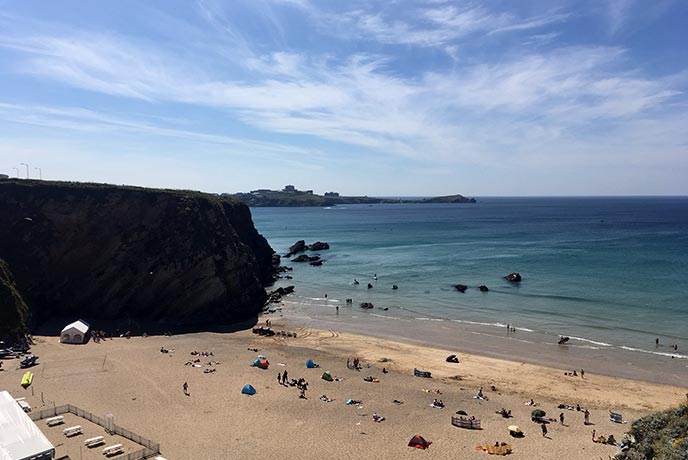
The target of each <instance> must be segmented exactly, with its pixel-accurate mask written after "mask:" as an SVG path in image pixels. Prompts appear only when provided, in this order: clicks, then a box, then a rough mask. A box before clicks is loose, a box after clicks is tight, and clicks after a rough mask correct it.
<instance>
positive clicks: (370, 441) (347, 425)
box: [0, 321, 687, 460]
mask: <svg viewBox="0 0 688 460" xmlns="http://www.w3.org/2000/svg"><path fill="white" fill-rule="evenodd" d="M274 327H275V328H276V329H285V330H292V331H295V332H297V333H298V338H296V339H294V338H274V337H273V338H267V337H259V336H257V335H254V334H252V333H251V331H241V332H236V333H231V334H216V333H198V334H186V335H178V336H173V337H147V338H142V337H134V338H132V339H131V340H126V339H115V340H107V341H105V342H102V343H99V344H98V343H93V342H89V343H88V344H86V345H83V346H75V345H63V344H60V343H59V342H58V338H57V337H38V338H37V342H38V343H37V344H36V345H35V346H34V347H33V350H32V351H33V352H34V353H35V354H37V355H38V356H40V359H39V362H40V363H41V364H40V365H39V366H37V367H35V368H33V372H34V374H35V378H34V384H33V386H32V387H31V388H29V389H28V390H23V389H22V388H21V387H20V386H19V381H20V379H21V375H22V373H23V371H22V370H19V369H18V360H6V361H5V365H4V368H5V370H4V371H2V372H0V390H2V389H7V390H9V391H10V393H11V394H12V395H13V396H14V397H20V396H25V397H27V401H28V402H29V403H30V404H31V405H33V406H34V408H35V409H39V408H41V406H42V405H46V406H48V405H52V404H53V402H54V403H55V404H57V405H60V404H64V403H72V404H75V405H77V406H79V407H81V408H82V409H85V410H88V411H91V412H93V413H95V414H97V415H101V416H102V415H104V414H108V413H112V414H114V415H115V423H117V424H119V425H121V426H123V427H124V428H127V429H130V430H132V431H134V432H136V433H138V434H140V435H142V436H144V437H148V438H150V439H152V440H153V441H155V442H159V443H160V444H161V446H162V454H163V455H164V456H165V457H167V458H169V459H170V460H195V459H201V458H202V459H207V460H215V459H217V460H220V459H227V458H247V459H251V458H278V457H288V458H295V459H318V460H322V458H325V457H327V458H347V457H349V458H375V459H386V458H390V459H391V458H394V459H405V458H420V457H422V458H433V459H450V458H451V459H455V458H462V459H485V458H491V457H490V456H489V455H488V454H487V453H485V452H482V451H476V450H475V447H476V446H478V445H481V444H488V443H489V444H494V442H495V441H507V442H509V443H510V444H511V445H512V446H513V454H512V455H511V456H510V458H514V459H533V458H539V459H562V458H566V459H574V460H575V459H581V460H582V459H586V460H589V459H598V458H603V459H607V458H608V457H609V456H610V455H613V454H614V453H616V452H617V449H616V448H615V447H612V446H608V445H600V444H595V443H593V442H592V441H591V432H592V430H593V429H595V430H597V433H598V434H603V435H605V436H606V435H608V434H610V433H613V434H614V436H615V437H616V438H617V440H621V439H622V437H623V432H624V431H625V429H627V428H628V426H629V425H618V424H614V423H611V422H610V421H609V417H608V410H609V409H613V410H619V411H621V412H623V414H624V417H625V418H627V419H629V420H632V419H634V418H637V417H640V416H642V415H645V414H647V413H648V412H650V411H653V410H658V409H663V408H667V407H670V406H672V405H675V404H677V403H679V402H681V401H683V400H684V399H685V394H686V391H687V390H686V389H685V388H678V387H669V386H662V385H656V384H651V383H645V382H640V381H629V380H622V379H615V378H610V377H601V376H597V375H590V374H588V373H586V376H585V379H581V378H580V377H578V378H574V377H565V376H564V375H563V373H564V369H551V368H545V367H540V366H535V365H530V364H522V363H518V362H509V361H503V360H497V359H491V358H484V357H479V356H468V355H463V354H461V353H460V350H441V349H434V348H428V347H419V346H415V345H409V344H403V343H397V342H391V341H386V340H379V339H375V338H371V337H364V336H358V335H354V334H343V333H338V332H337V331H334V330H332V331H317V330H311V329H308V328H298V327H294V326H292V327H290V326H289V325H288V324H286V323H284V322H282V323H281V324H280V323H279V322H278V321H276V322H275V324H274ZM160 347H165V348H169V349H173V350H174V352H171V353H169V354H163V353H160ZM248 348H258V349H259V351H258V352H254V351H251V350H248ZM194 350H197V351H212V352H213V355H214V356H213V357H210V358H201V362H202V363H207V362H208V361H210V360H216V361H220V362H221V364H219V365H216V366H212V367H209V366H206V365H204V366H203V367H202V368H194V367H191V366H185V362H187V361H188V360H189V359H194V358H195V357H193V356H191V355H190V352H191V351H194ZM451 353H456V354H457V355H459V358H460V359H461V363H460V364H452V363H446V362H445V357H446V356H447V355H448V354H451ZM259 354H262V355H265V356H266V357H267V358H268V360H269V361H270V364H271V365H270V368H269V369H268V370H260V369H258V368H255V367H250V364H251V362H252V361H253V360H254V359H255V358H256V357H257V356H258V355H259ZM354 356H357V357H359V358H361V359H362V362H363V365H364V367H363V369H362V370H361V371H355V370H350V369H347V368H346V358H347V357H354ZM308 358H312V359H313V360H314V361H316V362H317V363H319V364H320V368H319V369H306V367H305V361H306V360H307V359H308ZM382 358H387V359H388V360H390V361H388V362H385V363H381V362H379V360H380V359H382ZM278 363H285V364H286V365H285V366H280V365H278ZM368 364H370V365H371V367H370V368H368V367H367V365H368ZM383 366H385V367H386V368H387V369H388V370H389V371H390V372H389V373H388V374H383V372H382V367H383ZM413 367H419V368H423V369H425V370H429V371H432V373H433V378H432V379H422V378H417V377H413V376H412V370H413ZM206 368H215V369H217V371H216V372H214V373H211V374H204V373H203V370H204V369H206ZM285 369H286V370H288V373H289V377H290V378H299V377H304V378H306V380H307V381H308V383H309V387H308V392H307V397H308V399H306V400H304V399H300V398H299V392H298V390H297V389H296V388H292V387H285V386H281V385H279V384H278V383H277V373H278V372H283V371H284V370H285ZM324 370H329V371H330V372H331V373H332V375H333V376H334V377H343V378H344V380H343V381H338V382H337V381H335V382H327V381H324V380H322V379H321V378H320V377H321V375H322V372H323V371H324ZM367 375H372V376H374V377H377V378H379V379H380V383H368V382H365V381H364V380H363V377H365V376H367ZM185 381H186V382H188V384H189V392H190V396H185V395H184V393H183V390H182V385H183V383H184V382H185ZM246 383H250V384H252V385H253V386H254V387H255V388H256V390H257V394H256V395H255V396H250V397H249V396H245V395H242V394H241V388H242V387H243V386H244V384H246ZM491 385H495V386H496V388H497V391H494V392H493V391H491V390H490V386H491ZM480 386H483V387H484V388H485V390H484V391H485V394H486V395H487V396H488V397H489V401H479V400H476V399H474V398H473V396H474V395H475V394H476V393H477V390H478V387H480ZM424 389H426V390H439V391H440V392H441V394H436V393H427V392H425V391H423V390H424ZM323 394H326V395H327V396H328V397H329V398H332V399H334V401H333V402H329V403H328V402H323V401H321V400H320V399H319V397H320V395H323ZM41 395H42V397H41ZM349 398H352V399H359V400H362V401H363V404H362V406H361V407H356V406H351V405H346V404H345V401H346V400H347V399H349ZM435 398H438V399H442V400H443V401H444V403H445V408H444V409H434V408H432V407H430V404H431V403H432V401H433V399H435ZM530 398H533V399H534V400H535V402H536V403H538V408H541V409H543V410H545V411H546V412H547V416H548V417H553V418H558V416H559V413H560V412H564V414H565V417H566V419H565V425H564V426H562V425H560V424H559V423H558V422H552V423H551V424H549V425H548V427H549V436H548V437H547V438H543V436H542V435H541V432H540V427H539V426H538V425H537V424H535V423H533V422H531V420H530V412H531V411H532V410H533V408H532V407H529V406H526V405H525V404H524V403H525V401H526V400H528V399H530ZM395 399H398V400H401V401H403V404H401V405H395V404H393V402H392V401H393V400H395ZM41 401H43V403H42V402H41ZM559 403H568V404H573V405H575V404H577V403H579V404H581V406H583V407H587V408H589V409H590V411H591V413H592V415H591V417H590V420H591V422H592V423H593V425H590V426H585V425H584V424H583V414H582V413H581V412H576V411H568V410H560V409H557V405H558V404H559ZM502 407H504V408H506V409H509V410H511V411H512V414H513V416H514V417H513V418H512V419H504V418H502V417H501V416H500V415H498V414H496V413H495V411H498V410H499V409H500V408H502ZM457 410H464V411H466V412H467V413H468V414H470V415H475V416H476V417H477V418H480V419H481V420H482V426H483V429H482V430H480V431H477V430H475V431H472V430H464V429H459V428H456V427H453V426H452V425H451V424H450V419H451V415H452V414H453V413H454V412H456V411H457ZM374 412H377V413H378V414H380V415H382V416H384V417H385V418H386V420H385V421H384V422H382V423H375V422H374V421H373V420H372V414H373V413H374ZM512 424H516V425H519V426H520V427H521V428H522V429H523V431H524V432H525V438H522V439H513V438H511V437H510V436H509V435H508V432H507V428H506V427H507V426H508V425H512ZM39 426H42V424H40V423H39ZM414 434H420V435H422V436H424V437H425V438H426V439H427V440H429V441H431V442H432V445H431V446H430V448H429V449H428V450H426V451H420V450H419V449H413V448H410V447H407V443H408V441H409V439H410V438H411V437H412V436H413V435H414ZM94 435H95V434H94ZM89 436H91V434H90V433H89ZM82 437H83V436H82ZM59 454H61V452H60V451H59V448H58V456H59ZM76 458H78V456H77V457H76Z"/></svg>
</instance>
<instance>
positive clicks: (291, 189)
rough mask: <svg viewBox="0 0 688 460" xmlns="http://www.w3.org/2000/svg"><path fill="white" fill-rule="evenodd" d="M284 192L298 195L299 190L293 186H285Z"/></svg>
mask: <svg viewBox="0 0 688 460" xmlns="http://www.w3.org/2000/svg"><path fill="white" fill-rule="evenodd" d="M282 191H283V192H285V193H296V191H297V190H296V187H294V186H293V185H285V186H284V189H283V190H282Z"/></svg>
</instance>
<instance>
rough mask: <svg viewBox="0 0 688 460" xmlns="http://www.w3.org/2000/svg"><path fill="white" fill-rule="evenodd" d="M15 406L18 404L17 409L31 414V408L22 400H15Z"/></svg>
mask: <svg viewBox="0 0 688 460" xmlns="http://www.w3.org/2000/svg"><path fill="white" fill-rule="evenodd" d="M17 404H19V407H21V408H22V410H23V411H24V412H31V406H30V405H29V403H27V402H26V401H24V398H22V399H17Z"/></svg>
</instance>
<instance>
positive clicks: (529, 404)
mask: <svg viewBox="0 0 688 460" xmlns="http://www.w3.org/2000/svg"><path fill="white" fill-rule="evenodd" d="M534 405H535V401H533V398H530V401H528V402H526V406H534Z"/></svg>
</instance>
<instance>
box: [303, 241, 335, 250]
mask: <svg viewBox="0 0 688 460" xmlns="http://www.w3.org/2000/svg"><path fill="white" fill-rule="evenodd" d="M308 249H309V250H310V251H324V250H326V249H330V245H329V244H327V243H323V242H320V241H316V242H315V243H313V244H311V245H310V246H308Z"/></svg>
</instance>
